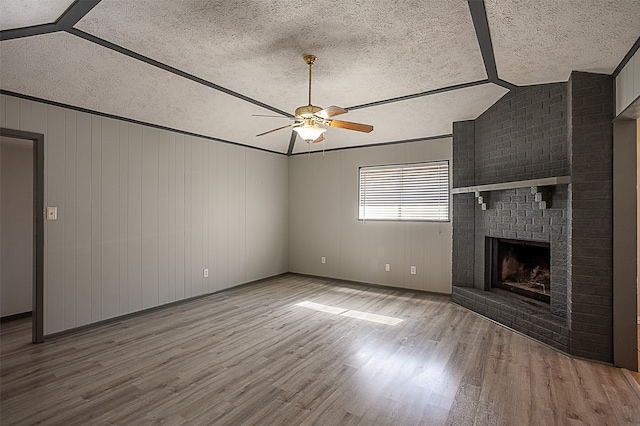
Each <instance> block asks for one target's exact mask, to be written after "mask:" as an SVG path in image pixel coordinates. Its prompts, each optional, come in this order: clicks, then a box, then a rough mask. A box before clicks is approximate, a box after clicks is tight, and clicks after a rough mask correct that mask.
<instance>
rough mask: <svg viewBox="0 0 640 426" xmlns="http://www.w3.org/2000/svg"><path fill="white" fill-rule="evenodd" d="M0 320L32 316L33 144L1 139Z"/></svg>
mask: <svg viewBox="0 0 640 426" xmlns="http://www.w3.org/2000/svg"><path fill="white" fill-rule="evenodd" d="M0 142H1V143H0V145H1V148H0V182H1V184H0V186H1V189H0V194H1V196H0V198H1V202H0V204H1V207H0V210H1V212H0V219H1V220H0V250H1V251H2V262H1V266H0V271H1V272H0V317H5V316H8V315H15V314H20V313H24V312H31V306H32V301H31V297H32V294H33V142H31V141H24V140H19V139H11V138H5V137H3V138H1V139H0Z"/></svg>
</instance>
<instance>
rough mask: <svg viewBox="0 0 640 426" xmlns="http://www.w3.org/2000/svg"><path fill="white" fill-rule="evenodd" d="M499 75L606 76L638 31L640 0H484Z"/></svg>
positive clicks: (547, 78) (521, 80) (522, 78)
mask: <svg viewBox="0 0 640 426" xmlns="http://www.w3.org/2000/svg"><path fill="white" fill-rule="evenodd" d="M485 5H486V6H485V7H486V10H487V19H488V21H489V28H490V29H491V37H492V41H493V49H494V52H495V56H496V63H497V66H498V74H499V75H500V78H502V79H505V80H508V81H510V82H511V83H514V84H518V85H529V84H536V83H550V82H557V81H566V80H567V79H568V78H569V75H570V74H571V71H588V72H595V73H603V74H611V73H612V72H613V70H614V69H615V68H616V66H617V65H618V63H619V62H620V61H621V60H622V58H623V57H624V55H625V54H626V53H627V52H628V51H629V49H630V48H631V46H633V43H634V42H635V41H636V39H637V38H638V36H639V35H640V0H560V1H559V0H535V1H531V0H486V1H485Z"/></svg>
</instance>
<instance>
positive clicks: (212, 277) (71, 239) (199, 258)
mask: <svg viewBox="0 0 640 426" xmlns="http://www.w3.org/2000/svg"><path fill="white" fill-rule="evenodd" d="M0 105H1V107H2V111H1V112H0V119H1V120H2V126H3V127H7V128H13V129H18V130H24V131H30V132H38V133H43V134H44V135H45V138H44V141H45V182H46V184H45V204H46V205H49V206H56V207H58V220H57V221H47V222H45V265H44V267H45V279H44V288H45V301H44V304H45V334H51V333H55V332H59V331H63V330H66V329H70V328H74V327H78V326H81V325H85V324H88V323H91V322H96V321H100V320H104V319H107V318H110V317H114V316H117V315H122V314H126V313H131V312H135V311H139V310H141V309H144V308H149V307H153V306H158V305H160V304H163V303H166V302H170V301H173V300H181V299H184V298H188V297H191V296H196V295H200V294H205V293H208V292H211V291H216V290H222V289H225V288H229V287H233V286H235V285H238V284H242V283H244V282H246V281H248V280H254V279H260V278H265V277H268V276H272V275H276V274H279V273H283V272H286V271H287V270H288V239H287V233H288V223H287V222H288V206H287V199H288V188H287V176H288V171H287V169H288V159H287V158H286V157H285V156H281V155H276V154H272V153H266V152H259V151H255V150H250V149H247V148H244V147H238V146H232V145H228V144H222V143H218V142H213V141H208V140H204V139H200V138H196V137H191V136H185V135H182V134H177V133H172V132H167V131H163V130H158V129H154V128H150V127H145V126H141V125H137V124H132V123H128V122H124V121H119V120H113V119H109V118H104V117H99V116H93V115H90V114H86V113H81V112H77V111H73V110H70V109H64V108H59V107H54V106H50V105H46V104H41V103H37V102H32V101H27V100H20V99H17V98H14V97H11V96H5V95H0ZM247 159H249V161H248V160H247ZM247 209H252V212H250V213H248V212H247ZM248 246H251V249H247V247H248ZM204 268H208V269H209V278H208V279H206V280H205V279H204V278H203V276H202V275H203V274H202V271H203V269H204ZM230 272H231V273H230Z"/></svg>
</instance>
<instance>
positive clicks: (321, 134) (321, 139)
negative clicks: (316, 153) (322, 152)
mask: <svg viewBox="0 0 640 426" xmlns="http://www.w3.org/2000/svg"><path fill="white" fill-rule="evenodd" d="M323 140H324V133H320V136H318V139H316V140H315V141H313V143H318V142H322V141H323Z"/></svg>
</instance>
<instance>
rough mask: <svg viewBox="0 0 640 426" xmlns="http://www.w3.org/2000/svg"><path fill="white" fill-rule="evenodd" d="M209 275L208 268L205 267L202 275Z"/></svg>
mask: <svg viewBox="0 0 640 426" xmlns="http://www.w3.org/2000/svg"><path fill="white" fill-rule="evenodd" d="M208 276H209V270H208V269H205V270H204V277H205V278H207V277H208Z"/></svg>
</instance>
